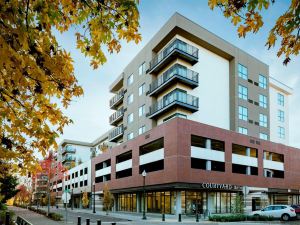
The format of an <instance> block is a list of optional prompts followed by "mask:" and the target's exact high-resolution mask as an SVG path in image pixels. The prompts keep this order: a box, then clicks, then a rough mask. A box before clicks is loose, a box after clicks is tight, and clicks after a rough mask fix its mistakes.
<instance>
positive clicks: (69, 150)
mask: <svg viewBox="0 0 300 225" xmlns="http://www.w3.org/2000/svg"><path fill="white" fill-rule="evenodd" d="M75 152H76V148H75V147H74V146H72V145H67V146H65V147H64V148H63V149H62V155H64V154H66V153H75Z"/></svg>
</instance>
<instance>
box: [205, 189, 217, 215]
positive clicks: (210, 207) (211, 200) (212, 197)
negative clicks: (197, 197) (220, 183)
mask: <svg viewBox="0 0 300 225" xmlns="http://www.w3.org/2000/svg"><path fill="white" fill-rule="evenodd" d="M215 198H216V196H215V192H207V210H208V212H209V213H215V211H216V207H215V206H214V201H215Z"/></svg>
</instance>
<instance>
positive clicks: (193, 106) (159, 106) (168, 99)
mask: <svg viewBox="0 0 300 225" xmlns="http://www.w3.org/2000/svg"><path fill="white" fill-rule="evenodd" d="M174 105H178V106H181V107H183V108H185V109H188V110H190V111H192V112H195V111H197V110H198V107H199V99H198V98H197V97H195V96H192V95H189V94H187V93H186V92H184V91H182V90H180V89H175V90H173V91H172V92H170V93H169V94H167V95H165V96H164V97H163V98H162V99H161V100H159V101H158V102H156V103H154V104H153V105H152V106H150V108H149V113H148V116H149V117H150V118H153V117H154V116H157V115H159V114H160V113H163V112H165V111H166V110H168V109H169V108H170V107H171V106H174Z"/></svg>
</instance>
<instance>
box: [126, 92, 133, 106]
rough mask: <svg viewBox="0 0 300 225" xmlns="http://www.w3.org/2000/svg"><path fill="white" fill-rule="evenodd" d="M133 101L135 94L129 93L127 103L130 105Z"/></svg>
mask: <svg viewBox="0 0 300 225" xmlns="http://www.w3.org/2000/svg"><path fill="white" fill-rule="evenodd" d="M132 102H133V94H130V95H128V98H127V104H128V105H129V104H130V103H132Z"/></svg>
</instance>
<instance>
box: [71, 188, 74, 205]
mask: <svg viewBox="0 0 300 225" xmlns="http://www.w3.org/2000/svg"><path fill="white" fill-rule="evenodd" d="M73 189H74V188H73V187H72V189H71V199H72V201H71V210H73V208H74V198H73Z"/></svg>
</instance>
